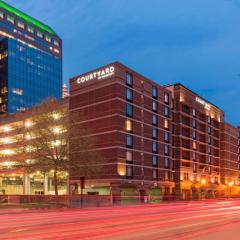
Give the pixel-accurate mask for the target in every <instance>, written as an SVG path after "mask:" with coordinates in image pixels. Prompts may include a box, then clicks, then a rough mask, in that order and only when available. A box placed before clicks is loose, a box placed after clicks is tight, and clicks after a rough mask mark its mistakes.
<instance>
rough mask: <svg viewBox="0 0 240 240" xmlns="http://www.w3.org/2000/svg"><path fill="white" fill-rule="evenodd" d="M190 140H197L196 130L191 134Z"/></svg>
mask: <svg viewBox="0 0 240 240" xmlns="http://www.w3.org/2000/svg"><path fill="white" fill-rule="evenodd" d="M192 138H193V139H195V140H196V139H197V134H196V130H193V133H192Z"/></svg>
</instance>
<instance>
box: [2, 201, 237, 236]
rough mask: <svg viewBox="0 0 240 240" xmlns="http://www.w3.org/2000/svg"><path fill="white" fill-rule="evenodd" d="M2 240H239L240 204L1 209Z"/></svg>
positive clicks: (199, 203)
mask: <svg viewBox="0 0 240 240" xmlns="http://www.w3.org/2000/svg"><path fill="white" fill-rule="evenodd" d="M0 211H1V212H0V239H1V240H2V239H9V240H13V239H14V240H17V239H26V240H30V239H34V240H36V239H81V240H82V239H104V240H108V239H116V240H120V239H121V240H130V239H131V240H133V239H137V240H141V239H142V240H143V239H144V240H151V239H154V240H157V239H179V240H180V239H201V240H205V239H206V240H207V239H209V240H210V239H211V240H213V239H231V240H234V239H240V200H233V199H226V200H207V201H196V202H179V203H163V204H156V205H141V206H126V207H113V208H110V207H108V208H94V209H83V210H81V209H70V210H62V211H50V212H47V211H42V212H41V211H35V212H31V211H28V210H24V211H22V212H21V211H18V210H16V212H15V211H14V210H12V211H11V212H10V213H8V211H7V210H4V211H3V210H0Z"/></svg>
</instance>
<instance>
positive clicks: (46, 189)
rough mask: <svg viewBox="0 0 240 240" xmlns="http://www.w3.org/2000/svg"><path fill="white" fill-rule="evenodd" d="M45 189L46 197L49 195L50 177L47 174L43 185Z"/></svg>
mask: <svg viewBox="0 0 240 240" xmlns="http://www.w3.org/2000/svg"><path fill="white" fill-rule="evenodd" d="M43 187H44V195H48V191H49V190H48V175H47V174H45V175H44V184H43Z"/></svg>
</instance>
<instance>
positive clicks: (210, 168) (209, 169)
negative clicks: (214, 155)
mask: <svg viewBox="0 0 240 240" xmlns="http://www.w3.org/2000/svg"><path fill="white" fill-rule="evenodd" d="M208 173H209V174H212V167H211V166H209V167H208Z"/></svg>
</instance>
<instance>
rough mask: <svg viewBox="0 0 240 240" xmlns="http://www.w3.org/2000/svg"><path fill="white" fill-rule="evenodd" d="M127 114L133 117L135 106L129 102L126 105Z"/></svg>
mask: <svg viewBox="0 0 240 240" xmlns="http://www.w3.org/2000/svg"><path fill="white" fill-rule="evenodd" d="M126 115H127V116H128V117H132V116H133V106H132V105H131V104H129V103H127V105H126Z"/></svg>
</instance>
